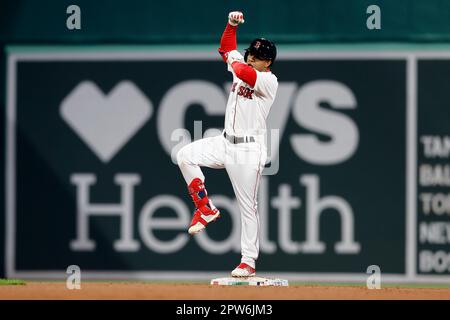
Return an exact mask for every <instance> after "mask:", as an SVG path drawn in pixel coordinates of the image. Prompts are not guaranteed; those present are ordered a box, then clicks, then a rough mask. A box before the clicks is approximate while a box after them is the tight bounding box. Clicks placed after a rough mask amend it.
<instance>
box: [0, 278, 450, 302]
mask: <svg viewBox="0 0 450 320" xmlns="http://www.w3.org/2000/svg"><path fill="white" fill-rule="evenodd" d="M0 299H1V300H11V299H13V300H17V299H24V300H29V299H44V300H46V299H52V300H61V299H77V300H78V299H87V300H89V299H96V300H103V299H107V300H114V299H123V300H128V299H133V300H147V299H150V300H205V299H210V300H316V299H317V300H335V299H339V300H371V299H386V300H398V299H401V300H410V299H418V300H424V299H427V300H428V299H433V300H450V289H440V288H439V289H434V288H433V289H432V288H399V287H392V288H391V287H389V288H382V289H380V290H369V289H367V288H365V287H355V286H342V287H340V286H309V285H301V286H299V285H290V286H289V287H249V286H229V287H223V286H210V285H204V284H154V283H100V282H97V283H95V282H92V283H82V285H81V289H80V290H68V289H67V288H66V284H65V282H29V283H27V284H26V285H12V286H11V285H8V286H0Z"/></svg>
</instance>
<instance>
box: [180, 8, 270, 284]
mask: <svg viewBox="0 0 450 320" xmlns="http://www.w3.org/2000/svg"><path fill="white" fill-rule="evenodd" d="M242 23H244V16H243V14H242V12H239V11H233V12H230V13H229V15H228V23H227V26H226V28H225V30H224V32H223V34H222V37H221V40H220V48H219V50H218V51H219V53H220V55H221V56H222V58H223V60H224V61H225V62H226V63H227V66H228V71H230V72H231V73H232V75H233V85H232V86H231V90H230V95H229V98H228V102H227V106H226V113H225V129H224V131H223V133H222V135H219V136H216V137H210V138H204V139H200V140H197V141H195V142H193V143H190V144H188V145H186V146H185V147H183V148H182V149H181V150H180V151H179V152H178V153H177V161H178V165H179V167H180V170H181V172H182V174H183V177H184V179H185V181H186V183H187V185H188V191H189V194H190V196H191V197H192V200H193V202H194V205H195V207H196V210H195V213H194V216H193V218H192V222H191V224H190V226H189V230H188V232H189V234H191V235H194V234H196V233H198V232H200V231H202V230H203V229H205V227H206V226H207V225H208V224H209V223H211V222H213V221H214V220H216V219H217V218H218V217H219V216H220V212H219V210H218V209H217V208H216V207H215V206H214V204H213V203H212V201H211V200H210V199H209V197H208V193H207V191H206V188H205V176H204V175H203V173H202V171H201V169H200V167H203V166H205V167H209V168H216V169H225V170H226V171H227V173H228V176H229V178H230V180H231V184H232V186H233V190H234V193H235V195H236V198H237V201H238V205H239V210H240V214H241V254H242V259H241V263H240V264H239V265H238V266H237V267H236V268H235V269H234V270H233V271H232V272H231V275H232V276H233V277H250V276H254V275H255V273H256V270H255V268H256V267H255V261H256V259H257V258H258V254H259V216H258V211H257V201H256V198H257V194H258V187H259V183H260V179H261V172H262V170H263V168H264V165H265V163H266V159H267V149H266V145H265V134H266V118H267V116H268V114H269V110H270V108H271V106H272V103H273V101H274V99H275V95H276V92H277V88H278V80H277V77H276V76H275V75H274V74H273V73H272V72H271V70H270V68H271V66H272V64H273V63H274V61H275V57H276V52H277V51H276V47H275V45H274V44H273V43H272V42H271V41H269V40H267V39H264V38H258V39H255V40H253V41H252V42H251V44H250V46H249V47H248V48H247V49H246V50H245V56H244V57H243V56H242V55H241V54H240V53H239V52H238V51H237V50H236V49H237V45H236V31H237V28H238V25H239V24H242Z"/></svg>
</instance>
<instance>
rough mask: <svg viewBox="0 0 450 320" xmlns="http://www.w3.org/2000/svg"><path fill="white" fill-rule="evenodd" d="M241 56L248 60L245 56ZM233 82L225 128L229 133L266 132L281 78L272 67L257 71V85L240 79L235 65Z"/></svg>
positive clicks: (241, 134)
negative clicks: (269, 69) (279, 78)
mask: <svg viewBox="0 0 450 320" xmlns="http://www.w3.org/2000/svg"><path fill="white" fill-rule="evenodd" d="M235 54H236V53H235ZM239 56H240V58H241V59H242V60H241V59H239V60H241V61H242V62H244V57H242V55H240V54H239ZM228 71H230V72H231V73H232V74H233V84H232V86H231V92H230V95H229V97H228V102H227V108H226V112H225V131H226V133H227V134H229V135H235V136H244V135H265V134H266V130H267V129H266V119H267V116H268V115H269V111H270V108H271V107H272V104H273V101H274V100H275V94H276V92H277V89H278V79H277V77H276V76H275V75H274V74H273V73H272V72H270V71H267V72H260V71H257V70H255V71H256V83H255V86H254V87H251V86H250V85H249V84H247V83H245V82H244V81H242V80H241V79H239V78H238V77H237V76H236V74H235V73H234V71H233V69H232V67H231V66H230V65H228Z"/></svg>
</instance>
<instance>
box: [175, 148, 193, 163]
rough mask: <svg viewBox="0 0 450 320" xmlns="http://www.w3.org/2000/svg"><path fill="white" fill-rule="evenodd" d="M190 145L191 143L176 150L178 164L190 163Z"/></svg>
mask: <svg viewBox="0 0 450 320" xmlns="http://www.w3.org/2000/svg"><path fill="white" fill-rule="evenodd" d="M190 145H191V144H188V145H186V146H184V147H183V148H181V149H180V150H179V151H178V152H177V163H178V165H179V166H181V165H185V164H190V163H191V160H190V157H189V155H190V153H191V152H192V149H191V147H190Z"/></svg>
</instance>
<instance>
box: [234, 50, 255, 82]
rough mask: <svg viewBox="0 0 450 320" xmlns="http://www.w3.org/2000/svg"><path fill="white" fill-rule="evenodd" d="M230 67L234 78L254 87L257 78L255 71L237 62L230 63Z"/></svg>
mask: <svg viewBox="0 0 450 320" xmlns="http://www.w3.org/2000/svg"><path fill="white" fill-rule="evenodd" d="M228 60H230V57H228ZM230 65H231V67H232V68H233V71H234V74H235V75H236V77H238V78H239V79H241V80H242V81H244V82H245V83H247V84H249V85H250V86H251V87H254V86H255V84H256V78H257V77H258V75H257V72H256V70H255V69H253V68H252V67H250V66H249V65H247V64H245V63H242V62H239V61H231V63H230Z"/></svg>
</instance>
